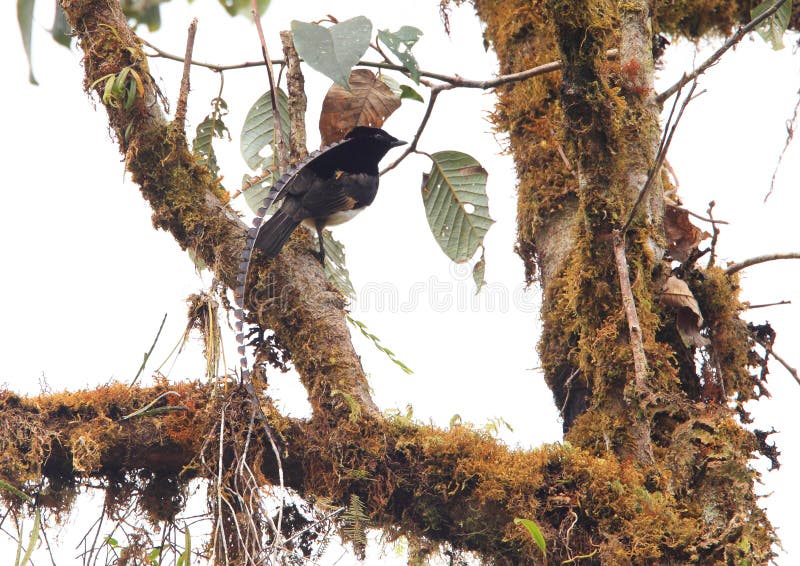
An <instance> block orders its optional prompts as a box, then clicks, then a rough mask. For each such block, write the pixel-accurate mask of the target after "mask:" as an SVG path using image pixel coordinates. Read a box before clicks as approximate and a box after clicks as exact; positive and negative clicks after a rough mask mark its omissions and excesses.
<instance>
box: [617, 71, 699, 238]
mask: <svg viewBox="0 0 800 566" xmlns="http://www.w3.org/2000/svg"><path fill="white" fill-rule="evenodd" d="M695 88H697V80H695V81H694V82H693V83H692V88H690V89H689V93H688V94H687V95H686V98H684V99H683V103H681V107H680V110H678V115H677V116H676V117H675V122H674V123H673V124H672V125H671V126H670V119H671V118H672V112H670V117H669V118H668V119H667V124H666V126H665V127H664V135H663V136H662V137H661V143H660V144H659V148H658V153H657V154H656V159H655V163H653V167H652V168H651V169H650V171H649V172H648V173H647V180H646V181H645V183H644V187H642V190H641V191H639V195H638V196H637V197H636V202H635V203H633V207H632V208H631V212H630V214H629V215H628V220H627V221H626V222H625V225H624V226H623V227H622V230H621V231H622V233H623V234H624V233H625V232H627V231H628V228H629V227H630V225H631V222H633V219H634V217H635V216H636V211H637V209H638V208H639V206H640V205H641V203H642V202H643V201H644V199H645V197H646V196H647V193H648V192H650V187H651V186H652V184H653V182H654V181H655V179H656V177H657V176H658V175H659V174H660V171H661V165H662V163H664V159H665V158H666V157H667V151H669V146H670V144H671V143H672V136H673V135H675V129H676V128H677V127H678V124H679V123H680V121H681V117H682V116H683V111H684V110H685V109H686V106H687V105H688V104H689V101H690V100H692V93H694V89H695ZM676 102H677V100H676ZM674 110H675V108H674V106H673V111H674Z"/></svg>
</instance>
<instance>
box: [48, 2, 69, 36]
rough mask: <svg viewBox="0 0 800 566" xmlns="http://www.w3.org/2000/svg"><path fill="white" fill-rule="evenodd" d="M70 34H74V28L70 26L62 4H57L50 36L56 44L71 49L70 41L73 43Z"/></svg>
mask: <svg viewBox="0 0 800 566" xmlns="http://www.w3.org/2000/svg"><path fill="white" fill-rule="evenodd" d="M70 33H72V26H71V25H69V22H68V21H67V15H66V14H65V13H64V9H63V8H62V7H61V4H60V3H58V2H56V15H55V16H54V17H53V29H52V30H50V34H51V35H52V36H53V39H54V40H55V41H56V43H58V44H60V45H63V46H64V47H69V44H70V41H72V37H70Z"/></svg>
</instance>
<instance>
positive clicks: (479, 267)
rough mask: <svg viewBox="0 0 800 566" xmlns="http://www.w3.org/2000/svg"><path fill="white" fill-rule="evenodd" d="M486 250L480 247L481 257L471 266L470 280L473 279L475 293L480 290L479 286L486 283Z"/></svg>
mask: <svg viewBox="0 0 800 566" xmlns="http://www.w3.org/2000/svg"><path fill="white" fill-rule="evenodd" d="M485 254H486V250H484V249H483V247H481V259H479V260H478V262H477V263H476V264H475V266H474V267H473V268H472V280H473V281H475V294H476V295H477V294H478V293H480V292H481V288H482V287H483V286H484V285H486V279H484V276H485V275H486V255H485Z"/></svg>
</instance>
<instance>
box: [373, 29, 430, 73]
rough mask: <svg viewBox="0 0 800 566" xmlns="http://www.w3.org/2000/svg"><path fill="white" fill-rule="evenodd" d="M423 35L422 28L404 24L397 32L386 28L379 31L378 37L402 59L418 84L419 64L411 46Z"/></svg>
mask: <svg viewBox="0 0 800 566" xmlns="http://www.w3.org/2000/svg"><path fill="white" fill-rule="evenodd" d="M421 36H422V30H420V29H418V28H415V27H412V26H403V27H401V28H400V29H399V30H397V31H396V32H390V31H389V30H385V29H384V30H381V31H379V32H378V39H379V40H380V41H381V43H383V44H384V45H385V46H386V47H388V48H389V50H390V51H391V52H392V53H394V54H395V56H396V57H397V58H398V59H400V63H402V64H403V66H404V67H405V68H406V69H408V75H409V76H410V77H411V78H412V79H413V80H414V82H415V83H417V84H419V65H418V64H417V60H416V59H415V58H414V56H413V55H412V54H411V48H412V47H414V44H416V43H417V41H419V38H420V37H421Z"/></svg>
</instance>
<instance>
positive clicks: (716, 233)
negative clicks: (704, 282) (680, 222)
mask: <svg viewBox="0 0 800 566" xmlns="http://www.w3.org/2000/svg"><path fill="white" fill-rule="evenodd" d="M716 204H717V203H716V202H715V201H713V200H712V201H711V202H709V203H708V210H707V211H706V214H708V217H709V218H710V219H711V229H712V231H713V235H712V236H711V246H710V247H709V250H710V255H709V257H708V264H707V265H706V268H709V267H711V266H712V265H714V261H715V260H716V257H717V240H718V239H719V228H717V223H716V222H715V221H714V217H713V216H712V214H713V210H714V206H715V205H716Z"/></svg>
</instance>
